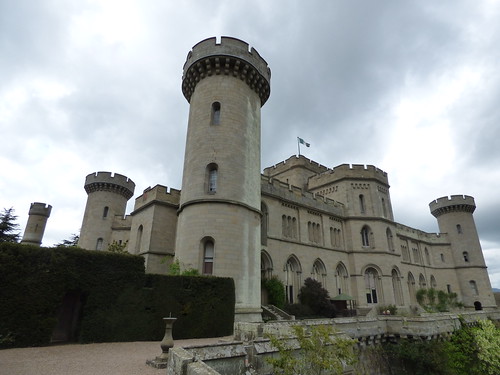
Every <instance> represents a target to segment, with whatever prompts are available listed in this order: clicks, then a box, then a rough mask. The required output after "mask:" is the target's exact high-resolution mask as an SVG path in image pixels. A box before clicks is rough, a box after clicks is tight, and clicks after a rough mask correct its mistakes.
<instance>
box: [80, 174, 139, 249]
mask: <svg viewBox="0 0 500 375" xmlns="http://www.w3.org/2000/svg"><path fill="white" fill-rule="evenodd" d="M84 187H85V191H86V192H87V194H88V198H87V205H86V207H85V213H84V216H83V222H82V228H81V232H80V239H79V241H78V246H79V247H81V248H84V249H89V250H105V249H106V248H107V246H108V245H109V242H110V239H111V226H112V224H113V218H114V217H115V216H122V217H123V216H125V210H126V208H127V201H128V200H129V199H130V198H132V196H133V195H134V190H135V183H134V182H133V181H132V180H131V179H129V178H128V177H126V176H123V175H121V174H117V173H116V174H114V175H113V174H112V173H111V172H97V173H91V174H89V175H88V176H87V177H86V178H85V186H84Z"/></svg>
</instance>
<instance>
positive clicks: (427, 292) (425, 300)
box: [416, 288, 463, 312]
mask: <svg viewBox="0 0 500 375" xmlns="http://www.w3.org/2000/svg"><path fill="white" fill-rule="evenodd" d="M416 297H417V302H418V303H419V304H420V305H421V306H422V307H423V308H424V309H425V311H427V312H445V311H450V310H452V309H455V308H459V307H463V304H462V303H461V302H459V301H458V300H457V294H456V293H447V292H445V291H442V290H436V289H433V288H430V289H419V290H417V293H416ZM436 297H437V300H436Z"/></svg>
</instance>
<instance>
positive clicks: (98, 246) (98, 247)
mask: <svg viewBox="0 0 500 375" xmlns="http://www.w3.org/2000/svg"><path fill="white" fill-rule="evenodd" d="M102 243H103V239H102V238H98V239H97V243H96V245H95V249H96V250H102Z"/></svg>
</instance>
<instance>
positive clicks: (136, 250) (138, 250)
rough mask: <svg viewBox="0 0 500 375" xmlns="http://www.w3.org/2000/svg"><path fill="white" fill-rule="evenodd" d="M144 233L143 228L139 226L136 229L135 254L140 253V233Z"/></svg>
mask: <svg viewBox="0 0 500 375" xmlns="http://www.w3.org/2000/svg"><path fill="white" fill-rule="evenodd" d="M143 231H144V227H143V226H142V224H141V225H139V228H137V238H136V240H135V252H136V253H140V252H141V244H142V232H143Z"/></svg>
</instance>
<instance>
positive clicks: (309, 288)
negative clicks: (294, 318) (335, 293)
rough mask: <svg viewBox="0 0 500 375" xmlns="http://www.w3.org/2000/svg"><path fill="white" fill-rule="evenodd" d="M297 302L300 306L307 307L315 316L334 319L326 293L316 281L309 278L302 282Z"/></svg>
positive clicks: (331, 306)
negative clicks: (298, 301)
mask: <svg viewBox="0 0 500 375" xmlns="http://www.w3.org/2000/svg"><path fill="white" fill-rule="evenodd" d="M299 300H300V303H301V304H302V305H306V306H309V308H310V309H311V310H312V311H313V313H314V314H316V315H323V316H326V317H328V318H333V317H335V311H334V307H333V305H332V304H331V303H330V296H329V294H328V291H327V290H326V289H325V288H323V285H322V284H321V283H320V282H319V281H317V280H314V279H312V278H310V277H308V278H307V279H305V280H304V285H303V286H302V288H300V293H299Z"/></svg>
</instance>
